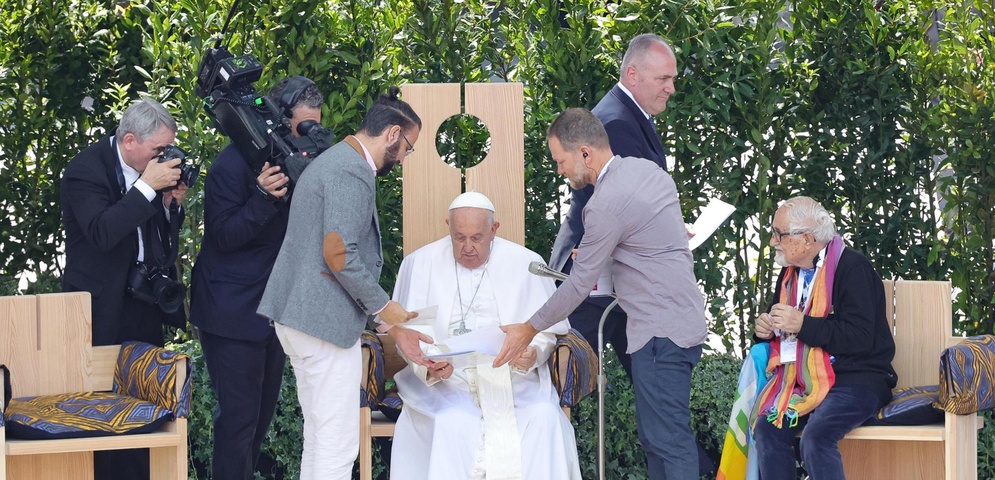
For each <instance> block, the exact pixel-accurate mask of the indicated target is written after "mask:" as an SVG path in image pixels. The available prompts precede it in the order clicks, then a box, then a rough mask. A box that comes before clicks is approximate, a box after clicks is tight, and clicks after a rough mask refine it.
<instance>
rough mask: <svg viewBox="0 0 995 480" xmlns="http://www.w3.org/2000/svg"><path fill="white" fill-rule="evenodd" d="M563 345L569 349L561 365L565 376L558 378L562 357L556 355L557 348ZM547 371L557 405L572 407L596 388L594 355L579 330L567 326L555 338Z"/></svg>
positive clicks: (596, 365) (558, 349) (595, 357)
mask: <svg viewBox="0 0 995 480" xmlns="http://www.w3.org/2000/svg"><path fill="white" fill-rule="evenodd" d="M564 345H566V346H567V347H569V348H570V360H569V363H568V364H567V365H566V366H565V367H566V368H565V371H566V374H565V376H566V378H562V379H561V378H560V377H561V374H560V366H561V365H560V364H561V363H562V362H564V361H565V360H564V359H561V358H560V347H561V346H564ZM549 373H550V376H551V378H552V380H553V386H554V387H556V391H557V392H558V393H559V394H560V405H561V406H564V407H572V406H574V405H577V404H578V403H580V401H581V400H583V399H584V397H586V396H587V395H588V394H590V393H591V392H593V391H594V389H596V388H597V387H598V385H597V375H598V355H597V354H596V353H594V350H593V349H591V345H590V344H589V343H587V340H584V337H583V336H581V335H580V332H578V331H577V330H574V329H572V328H571V329H570V331H569V332H567V334H566V335H560V336H558V337H556V348H555V349H554V350H553V355H552V357H551V358H550V359H549ZM561 385H562V388H561V387H560V386H561Z"/></svg>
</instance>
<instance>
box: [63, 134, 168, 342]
mask: <svg viewBox="0 0 995 480" xmlns="http://www.w3.org/2000/svg"><path fill="white" fill-rule="evenodd" d="M118 167H119V164H118V157H117V152H116V150H115V146H114V145H113V144H112V143H111V138H110V137H106V138H103V139H101V140H100V141H98V142H97V143H95V144H93V145H90V146H89V147H87V148H86V149H84V150H83V151H82V152H80V153H79V154H77V155H76V156H75V157H74V158H73V159H72V161H70V162H69V165H68V166H67V167H66V171H65V174H64V175H63V177H62V185H61V197H62V222H63V225H64V227H65V232H66V270H65V273H64V274H63V277H62V290H63V291H66V292H78V291H86V292H90V295H91V305H92V311H93V317H92V330H93V344H94V345H111V344H116V343H120V342H121V341H123V340H129V339H126V338H121V337H120V335H119V332H120V331H121V326H122V325H123V322H127V321H130V320H131V319H127V318H122V317H123V316H125V314H124V313H123V310H122V305H123V302H124V298H125V295H127V294H126V293H125V281H126V277H127V275H128V270H129V269H130V268H131V266H132V264H134V263H135V261H136V259H137V258H138V232H137V229H138V227H139V226H140V225H143V224H146V222H149V220H151V222H150V225H151V226H152V227H153V228H158V229H160V231H163V232H165V231H168V222H167V221H166V214H165V210H164V209H163V207H162V195H161V194H158V193H157V194H156V196H155V198H154V199H152V201H151V202H149V201H148V200H146V199H145V196H144V195H142V193H141V192H140V191H139V190H137V189H134V188H132V189H131V190H129V191H128V192H127V193H124V190H123V188H122V187H121V184H120V181H119V180H118V174H117V169H118ZM171 274H172V275H173V276H174V278H175V272H171ZM154 315H158V316H159V318H158V319H152V320H153V321H159V322H163V321H165V322H166V323H167V324H170V325H173V326H177V327H182V326H184V325H185V323H186V318H185V315H184V313H183V309H182V308H181V309H180V311H179V312H177V313H176V314H173V315H168V316H167V315H165V314H163V313H162V312H161V311H158V312H157V313H155V314H154Z"/></svg>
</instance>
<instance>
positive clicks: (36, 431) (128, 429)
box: [4, 392, 172, 440]
mask: <svg viewBox="0 0 995 480" xmlns="http://www.w3.org/2000/svg"><path fill="white" fill-rule="evenodd" d="M4 416H6V417H7V425H6V428H7V434H8V435H9V436H11V437H14V438H24V439H29V440H44V439H56V438H81V437H99V436H107V435H124V434H129V433H145V432H151V431H155V430H156V429H157V428H159V425H161V424H162V423H163V422H166V421H169V420H170V419H171V417H172V412H170V411H169V410H167V409H165V408H163V407H160V406H158V405H155V404H153V403H150V402H146V401H143V400H139V399H137V398H131V397H125V396H122V395H117V394H113V393H108V392H89V393H66V394H62V395H45V396H39V397H24V398H15V399H13V400H11V402H10V408H8V409H7V411H5V412H4Z"/></svg>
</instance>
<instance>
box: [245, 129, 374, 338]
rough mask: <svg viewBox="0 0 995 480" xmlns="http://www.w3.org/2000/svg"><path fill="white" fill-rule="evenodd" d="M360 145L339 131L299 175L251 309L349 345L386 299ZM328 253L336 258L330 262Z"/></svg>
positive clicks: (369, 172) (370, 185)
mask: <svg viewBox="0 0 995 480" xmlns="http://www.w3.org/2000/svg"><path fill="white" fill-rule="evenodd" d="M350 143H353V144H355V146H354V145H350ZM361 152H362V149H361V148H360V147H359V144H358V142H356V140H355V138H353V137H351V136H350V137H347V138H346V139H345V140H344V141H342V142H339V143H337V144H335V145H333V146H332V147H331V148H329V149H328V150H326V151H325V152H323V153H322V154H321V155H319V156H318V157H317V158H315V159H314V161H313V162H312V163H311V164H310V165H309V166H308V167H307V169H306V170H305V171H304V173H303V174H302V175H301V178H300V180H299V181H298V182H297V185H296V186H295V188H294V201H293V204H292V206H291V208H290V221H289V224H288V225H287V236H286V237H285V238H284V240H283V245H282V246H281V248H280V254H279V255H278V256H277V259H276V264H275V265H274V266H273V273H272V274H270V277H269V282H268V283H267V284H266V291H265V293H264V294H263V298H262V300H261V301H260V303H259V310H258V312H257V313H259V314H260V315H262V316H264V317H267V318H269V319H271V320H273V321H274V322H277V323H280V324H282V325H285V326H287V327H290V328H293V329H294V330H297V331H299V332H302V333H306V334H308V335H311V336H313V337H316V338H320V339H322V340H325V341H327V342H331V343H333V344H335V345H337V346H339V347H342V348H349V347H351V346H353V345H354V344H355V343H356V341H357V340H358V339H359V336H360V334H361V333H362V331H363V328H364V327H365V326H366V322H367V319H368V318H369V316H370V315H373V314H374V313H375V312H378V311H380V310H381V309H382V308H383V307H384V306H386V305H387V302H388V301H389V300H390V297H389V296H388V295H387V292H385V291H384V290H383V289H382V288H381V287H380V284H379V280H380V269H381V268H382V267H383V252H382V250H381V247H380V225H379V221H378V219H377V208H376V207H377V202H376V176H375V174H374V172H373V169H372V168H371V167H370V165H369V164H368V163H367V162H366V159H365V158H364V157H363V154H362V153H361ZM328 253H331V254H332V255H333V256H336V257H337V258H338V261H333V262H332V263H333V265H331V266H330V265H329V264H328V263H326V257H327V254H328Z"/></svg>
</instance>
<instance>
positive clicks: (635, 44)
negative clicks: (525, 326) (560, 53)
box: [549, 33, 677, 378]
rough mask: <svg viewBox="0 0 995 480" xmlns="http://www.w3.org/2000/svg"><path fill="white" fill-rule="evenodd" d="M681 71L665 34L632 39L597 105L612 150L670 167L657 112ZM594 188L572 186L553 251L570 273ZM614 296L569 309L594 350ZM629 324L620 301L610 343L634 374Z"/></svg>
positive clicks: (553, 260)
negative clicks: (655, 120) (656, 123)
mask: <svg viewBox="0 0 995 480" xmlns="http://www.w3.org/2000/svg"><path fill="white" fill-rule="evenodd" d="M676 75H677V59H676V57H675V56H674V52H673V51H672V50H671V49H670V46H669V45H667V42H666V41H664V40H663V38H661V37H660V36H658V35H654V34H651V33H645V34H642V35H639V36H637V37H635V38H633V39H632V40H631V41H630V42H629V47H628V48H627V49H626V51H625V56H624V57H622V66H621V68H619V80H618V84H617V85H615V87H614V88H612V89H611V90H610V91H609V92H608V93H607V94H606V95H605V96H604V98H602V99H601V101H600V102H598V105H597V106H596V107H594V110H592V113H594V115H595V116H596V117H598V119H599V120H601V123H603V124H604V126H605V131H606V132H608V140H609V142H610V143H611V148H612V151H613V152H615V153H616V154H617V155H619V156H621V157H636V158H644V159H647V160H651V161H653V162H655V163H656V164H657V165H659V166H660V167H662V168H663V169H664V170H666V169H667V162H666V158H665V155H664V151H663V146H662V145H661V144H660V136H659V135H658V134H657V133H656V127H654V125H653V115H656V114H658V113H660V112H662V111H664V110H665V109H666V108H667V100H668V99H669V98H670V95H671V94H673V93H674V77H675V76H676ZM593 193H594V186H593V185H588V186H586V187H584V188H581V189H577V190H573V195H572V197H571V200H570V210H569V211H568V212H567V218H566V221H565V222H563V224H562V225H560V231H559V233H558V234H557V235H556V242H555V243H554V244H553V252H552V253H551V254H550V259H549V266H550V267H552V268H553V269H555V270H560V271H563V272H564V273H570V270H571V268H572V265H573V260H572V259H571V253H572V252H573V250H574V249H576V248H577V246H578V245H580V241H581V238H582V237H583V236H584V224H583V221H582V220H583V219H582V212H583V211H584V206H585V205H587V201H588V200H589V199H590V198H591V195H592V194H593ZM610 301H611V299H610V298H609V297H605V296H591V297H588V298H587V299H586V300H585V301H584V302H583V303H581V304H580V306H579V307H577V309H576V310H574V311H573V313H571V314H570V325H571V326H572V327H573V328H576V329H577V330H578V331H580V332H581V334H582V335H583V336H584V338H585V339H586V340H587V342H588V343H590V344H591V348H593V349H594V351H597V350H598V323H599V322H600V320H601V315H602V313H603V312H604V311H605V308H607V307H608V304H609V303H610ZM625 328H626V315H625V312H624V311H622V309H621V308H620V307H615V308H614V309H612V311H611V313H609V314H608V319H607V320H606V321H605V332H604V337H605V343H606V344H611V345H612V347H613V348H614V350H615V354H616V355H618V358H619V361H620V362H621V364H622V367H623V368H624V369H625V372H626V373H627V374H628V375H629V377H630V378H631V377H632V367H631V365H632V361H631V360H630V358H629V354H628V353H627V349H628V342H627V341H626V336H625Z"/></svg>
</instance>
